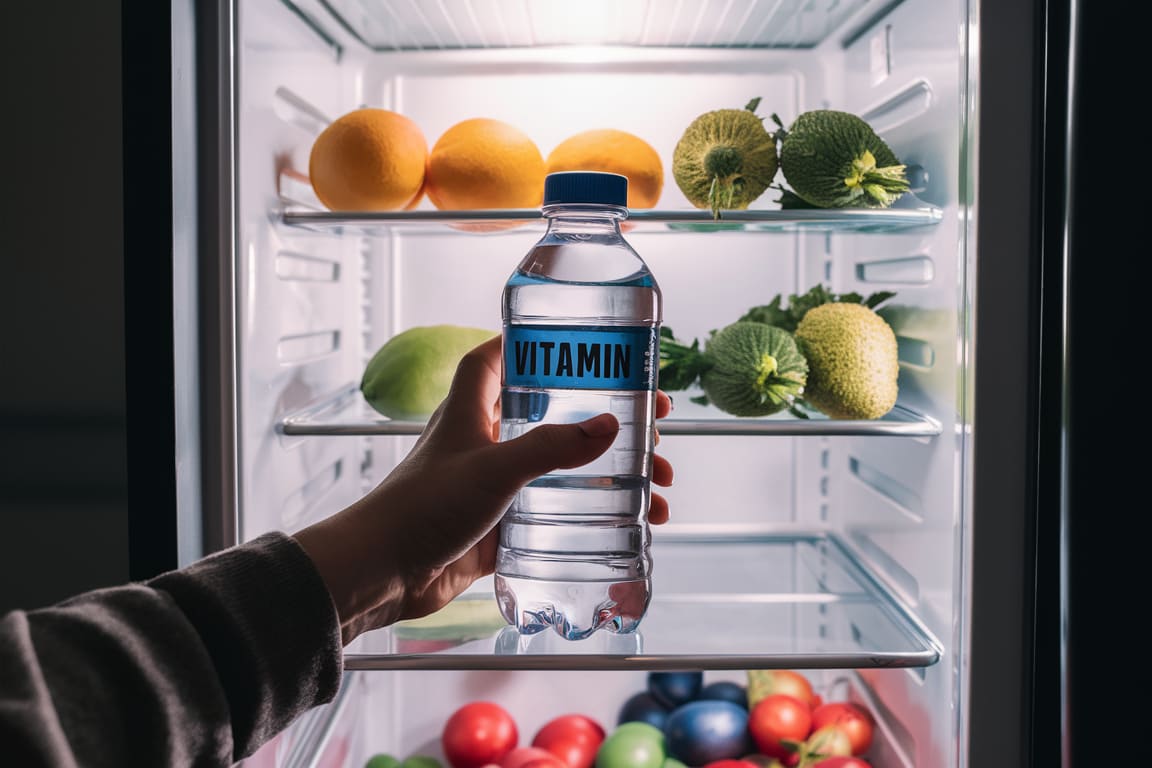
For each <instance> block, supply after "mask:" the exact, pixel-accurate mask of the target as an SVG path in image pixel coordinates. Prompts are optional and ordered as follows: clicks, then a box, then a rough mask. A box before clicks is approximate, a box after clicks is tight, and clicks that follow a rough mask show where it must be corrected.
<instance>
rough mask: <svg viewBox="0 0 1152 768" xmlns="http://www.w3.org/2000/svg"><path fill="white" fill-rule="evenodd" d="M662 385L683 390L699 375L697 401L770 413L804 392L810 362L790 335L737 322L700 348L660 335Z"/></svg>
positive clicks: (743, 412)
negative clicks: (701, 391) (700, 395)
mask: <svg viewBox="0 0 1152 768" xmlns="http://www.w3.org/2000/svg"><path fill="white" fill-rule="evenodd" d="M660 349H661V363H660V364H661V369H660V387H661V388H662V389H666V390H669V389H678V388H681V389H686V388H688V387H689V386H691V385H692V383H693V382H695V381H696V380H697V379H698V380H699V382H700V387H701V389H702V390H703V391H704V396H703V397H702V398H694V399H695V400H697V401H698V402H701V403H705V404H707V403H711V404H712V405H715V406H716V407H717V408H719V409H720V410H722V411H724V412H726V413H729V414H732V415H733V416H769V415H771V414H774V413H778V412H780V411H782V410H785V409H786V408H789V407H791V406H792V404H793V403H794V402H795V401H796V398H797V397H799V396H800V395H801V393H803V391H804V383H805V380H806V377H807V374H808V365H807V363H806V362H805V360H804V357H803V355H801V354H800V350H799V349H798V348H797V346H796V342H795V340H794V339H793V338H792V334H790V333H788V332H787V331H784V330H781V329H780V328H774V327H772V326H770V325H765V324H764V323H753V322H736V323H732V324H730V325H727V326H725V327H723V328H721V329H720V330H718V331H713V332H712V334H711V335H710V336H709V337H708V340H707V341H706V342H705V346H704V349H703V351H700V349H699V344H698V342H695V341H694V342H693V343H692V345H691V346H688V345H685V344H681V343H679V342H676V341H675V340H674V339H673V338H671V334H670V333H669V336H668V337H667V339H661V342H660Z"/></svg>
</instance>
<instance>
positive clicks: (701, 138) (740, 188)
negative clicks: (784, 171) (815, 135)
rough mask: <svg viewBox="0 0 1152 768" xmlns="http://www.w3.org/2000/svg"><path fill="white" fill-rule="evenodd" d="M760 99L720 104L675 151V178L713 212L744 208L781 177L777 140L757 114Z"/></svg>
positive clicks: (683, 189)
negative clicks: (730, 106) (742, 103)
mask: <svg viewBox="0 0 1152 768" xmlns="http://www.w3.org/2000/svg"><path fill="white" fill-rule="evenodd" d="M759 103H760V99H758V98H757V99H753V100H752V101H751V102H749V104H748V106H747V107H745V108H744V109H717V110H713V111H711V112H705V113H704V114H702V115H700V116H699V117H697V118H696V119H695V120H693V121H692V122H691V123H690V124H689V125H688V127H687V128H686V129H685V130H684V133H683V135H682V136H681V137H680V140H679V141H678V142H677V143H676V147H675V148H674V149H673V152H672V177H673V179H675V181H676V185H677V186H678V187H680V191H681V192H683V193H684V196H685V197H686V198H688V202H690V203H692V205H694V206H696V207H697V208H707V209H709V210H711V211H712V217H713V218H714V219H718V218H720V211H721V210H722V209H729V210H743V209H745V208H747V207H748V206H749V205H750V204H751V203H752V202H753V201H754V200H756V198H758V197H760V195H762V194H764V192H765V190H767V189H768V186H769V185H770V184H771V183H772V180H773V179H774V178H775V177H776V169H777V165H778V163H777V157H776V139H775V137H774V136H773V135H772V134H771V133H770V132H769V131H768V130H767V129H766V128H765V127H764V121H763V119H761V118H759V117H757V116H756V107H757V106H758V105H759Z"/></svg>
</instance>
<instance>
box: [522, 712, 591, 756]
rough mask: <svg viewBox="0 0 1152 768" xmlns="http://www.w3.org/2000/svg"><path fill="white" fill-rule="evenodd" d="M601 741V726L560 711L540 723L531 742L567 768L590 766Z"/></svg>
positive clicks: (581, 716)
mask: <svg viewBox="0 0 1152 768" xmlns="http://www.w3.org/2000/svg"><path fill="white" fill-rule="evenodd" d="M603 742H604V727H603V726H601V725H600V723H598V722H596V721H595V720H593V719H592V718H590V717H585V716H584V715H560V716H559V717H554V718H552V719H551V720H549V721H548V722H547V723H545V724H544V725H542V726H541V727H540V730H538V731H537V732H536V735H535V736H534V737H532V746H534V747H539V748H541V749H546V750H548V751H549V752H550V753H552V754H553V755H555V756H556V757H558V758H560V760H561V761H562V762H563V763H564V764H565V765H566V766H567V768H591V766H592V764H593V763H594V762H596V751H597V750H598V749H600V745H601V744H602V743H603Z"/></svg>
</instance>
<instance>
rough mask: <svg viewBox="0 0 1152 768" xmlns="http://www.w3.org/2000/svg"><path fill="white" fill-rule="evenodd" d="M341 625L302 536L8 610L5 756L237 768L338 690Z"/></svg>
mask: <svg viewBox="0 0 1152 768" xmlns="http://www.w3.org/2000/svg"><path fill="white" fill-rule="evenodd" d="M340 675H341V646H340V627H339V624H338V620H337V617H336V611H335V608H334V606H333V605H332V601H331V598H330V597H329V595H328V591H327V590H326V589H325V587H324V583H323V581H321V579H320V576H319V574H318V573H317V572H316V569H315V567H314V566H313V565H312V561H311V560H310V559H309V558H308V556H307V555H306V554H305V553H304V551H303V550H302V549H301V548H300V546H299V545H298V544H296V542H295V540H294V539H291V538H290V537H288V536H285V535H283V534H279V533H271V534H266V535H264V536H262V537H260V538H258V539H255V540H254V541H252V542H249V543H248V544H244V545H241V546H238V547H234V548H232V549H229V550H226V551H224V552H221V553H218V554H216V555H212V556H210V557H207V558H205V559H203V560H201V561H199V562H197V563H194V564H193V565H191V566H189V567H187V568H183V569H181V570H178V571H172V572H170V573H166V574H163V575H161V576H158V577H156V578H155V579H152V580H151V581H148V582H145V583H142V584H130V585H126V586H122V587H113V588H109V589H102V590H96V591H93V592H89V593H85V594H82V595H79V596H77V597H75V598H72V599H70V600H67V601H65V602H63V603H59V604H57V605H54V606H50V607H47V608H43V609H38V610H33V611H27V612H23V611H14V612H12V613H9V614H7V615H6V616H4V617H3V618H0V762H3V763H4V764H5V765H19V766H27V767H28V768H35V766H52V767H53V768H56V766H84V767H85V768H87V767H88V766H93V767H94V768H95V767H96V766H118V767H121V766H149V768H158V767H160V766H228V765H231V764H232V763H233V762H235V761H236V760H238V759H241V758H243V757H246V756H248V755H250V754H251V753H252V752H254V751H255V750H256V749H257V748H258V747H260V745H261V744H263V743H264V742H265V741H267V740H268V739H270V738H271V737H272V736H274V735H275V734H276V733H278V732H279V731H280V730H282V729H283V728H284V727H285V726H287V725H288V724H289V723H291V722H292V720H293V719H294V718H296V717H297V716H298V715H300V714H302V713H303V712H305V711H306V710H308V709H310V708H311V707H314V706H316V705H319V704H323V703H326V702H328V701H330V700H331V699H332V698H333V697H334V696H335V694H336V691H337V689H338V688H339V686H340Z"/></svg>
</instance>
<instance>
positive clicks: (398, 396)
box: [360, 325, 497, 421]
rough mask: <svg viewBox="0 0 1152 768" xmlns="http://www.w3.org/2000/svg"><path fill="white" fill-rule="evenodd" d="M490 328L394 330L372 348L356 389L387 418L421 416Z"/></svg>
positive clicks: (430, 408)
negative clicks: (374, 350) (465, 356)
mask: <svg viewBox="0 0 1152 768" xmlns="http://www.w3.org/2000/svg"><path fill="white" fill-rule="evenodd" d="M495 335H497V332H496V331H489V330H486V329H483V328H470V327H467V326H460V325H427V326H417V327H415V328H409V329H408V330H406V331H402V332H401V333H398V334H396V335H395V336H393V337H392V338H391V339H389V340H388V341H387V342H385V344H384V346H382V347H380V349H379V350H377V351H376V354H375V355H373V356H372V359H371V360H369V361H368V365H367V366H366V367H365V369H364V375H363V377H362V378H361V379H360V392H361V394H363V395H364V399H365V400H366V401H367V402H368V404H369V405H370V406H372V408H373V409H375V410H376V411H378V412H379V413H381V414H382V415H384V416H387V417H388V418H390V419H396V420H401V421H407V420H421V419H426V418H428V417H429V416H431V415H432V412H433V411H435V410H436V407H437V406H439V405H440V403H441V402H442V401H443V400H444V398H445V397H447V395H448V389H449V388H450V387H451V386H452V377H453V376H455V374H456V366H457V365H459V364H460V360H461V358H463V357H464V355H466V354H467V353H468V352H470V351H471V350H472V349H473V348H475V347H476V346H477V345H479V344H481V343H482V342H484V341H487V340H488V339H490V338H492V337H493V336H495Z"/></svg>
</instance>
